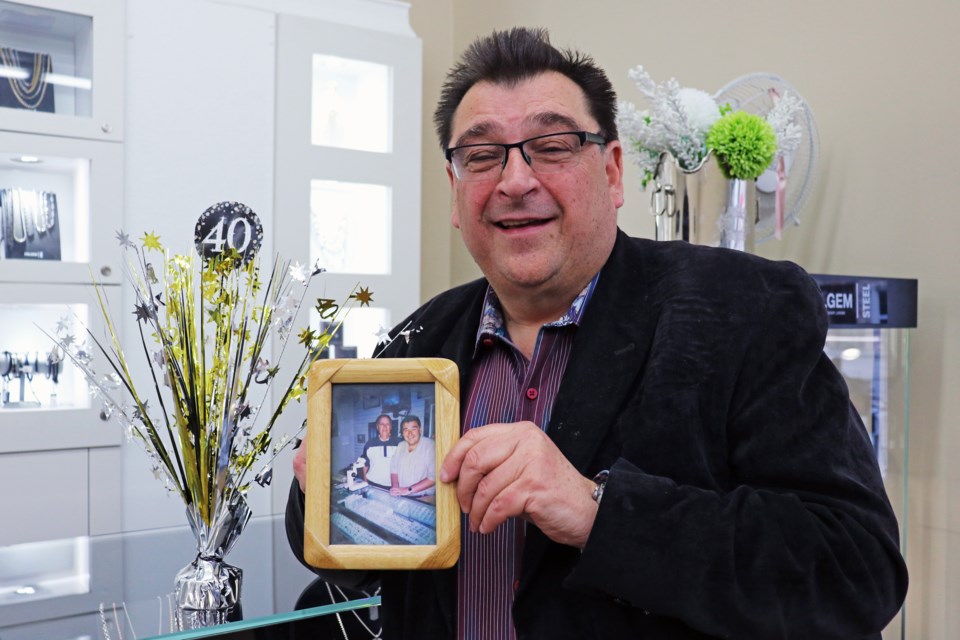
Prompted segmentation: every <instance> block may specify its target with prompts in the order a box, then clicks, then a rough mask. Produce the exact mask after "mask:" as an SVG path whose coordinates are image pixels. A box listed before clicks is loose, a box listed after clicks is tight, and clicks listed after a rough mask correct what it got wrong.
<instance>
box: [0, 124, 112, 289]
mask: <svg viewBox="0 0 960 640" xmlns="http://www.w3.org/2000/svg"><path fill="white" fill-rule="evenodd" d="M122 209H123V145H121V144H115V143H112V142H92V141H89V140H76V139H71V138H54V137H50V136H38V135H28V134H20V133H4V132H0V282H21V283H34V282H37V283H50V284H52V283H72V284H90V283H91V282H93V281H95V280H96V281H98V282H103V283H105V284H116V283H119V282H120V277H121V276H120V271H121V268H120V264H121V263H120V250H119V245H118V243H117V240H116V237H115V235H116V232H117V230H118V229H119V228H120V226H121V220H122Z"/></svg>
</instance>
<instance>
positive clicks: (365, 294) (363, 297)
mask: <svg viewBox="0 0 960 640" xmlns="http://www.w3.org/2000/svg"><path fill="white" fill-rule="evenodd" d="M350 297H351V298H354V299H355V300H356V301H357V302H359V303H360V306H361V307H369V306H370V303H371V302H373V292H372V291H370V289H368V288H367V287H361V288H360V290H359V291H357V292H356V293H355V294H353V295H352V296H350Z"/></svg>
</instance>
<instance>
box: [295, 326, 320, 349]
mask: <svg viewBox="0 0 960 640" xmlns="http://www.w3.org/2000/svg"><path fill="white" fill-rule="evenodd" d="M315 337H316V334H315V333H314V332H313V329H311V328H309V327H307V328H306V329H304V330H303V331H301V332H300V336H299V338H300V344H303V345H307V346H308V347H309V346H310V344H311V343H312V342H313V340H314V338H315Z"/></svg>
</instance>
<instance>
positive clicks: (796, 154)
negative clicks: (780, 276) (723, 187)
mask: <svg viewBox="0 0 960 640" xmlns="http://www.w3.org/2000/svg"><path fill="white" fill-rule="evenodd" d="M786 94H791V95H793V96H794V97H796V98H797V99H799V101H800V108H799V109H798V110H797V113H796V115H795V116H794V123H795V124H796V125H797V126H798V127H800V130H801V135H802V138H801V142H800V146H799V147H797V149H795V150H794V151H793V152H792V153H789V154H787V156H786V157H785V158H784V169H785V174H786V188H785V197H784V207H783V224H784V227H786V226H789V225H798V224H800V210H801V209H803V205H804V203H806V200H807V197H808V196H809V195H810V191H811V187H812V186H813V183H814V181H815V178H816V173H815V171H814V169H815V168H816V165H817V158H818V153H819V148H820V139H819V135H818V133H817V123H816V122H815V121H814V119H813V112H812V111H811V110H810V106H809V105H808V104H807V102H806V101H805V100H804V99H803V97H802V96H801V95H800V94H799V93H798V92H797V90H796V89H794V88H793V87H792V86H791V85H790V84H789V83H788V82H787V81H786V80H784V79H783V78H781V77H780V76H777V75H774V74H772V73H752V74H749V75H746V76H743V77H740V78H737V79H736V80H734V81H732V82H730V83H729V84H727V85H726V86H725V87H723V88H722V89H720V91H718V92H717V93H716V95H714V99H715V100H716V101H717V104H721V105H722V104H727V103H729V105H730V106H731V107H732V108H733V109H734V110H735V111H737V110H742V111H746V112H748V113H754V114H757V115H759V116H766V115H767V113H768V112H769V111H770V110H771V109H772V108H773V105H774V101H775V100H777V99H779V97H780V96H783V95H786ZM776 186H777V171H776V170H775V169H774V168H771V169H767V171H766V172H765V173H764V174H763V175H761V176H760V177H759V178H757V198H758V200H759V202H760V218H759V220H758V221H757V225H756V229H755V231H754V233H755V239H756V242H758V243H760V242H765V241H766V240H769V239H770V238H772V237H774V235H775V234H776V228H777V220H776V218H777V217H776Z"/></svg>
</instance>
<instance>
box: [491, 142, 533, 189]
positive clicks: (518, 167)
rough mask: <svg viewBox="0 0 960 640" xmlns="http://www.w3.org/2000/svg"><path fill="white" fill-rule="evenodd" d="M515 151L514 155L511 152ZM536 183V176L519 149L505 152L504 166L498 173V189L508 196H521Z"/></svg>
mask: <svg viewBox="0 0 960 640" xmlns="http://www.w3.org/2000/svg"><path fill="white" fill-rule="evenodd" d="M514 151H516V154H514V153H513V152H514ZM535 183H536V175H535V174H534V171H533V167H531V166H530V165H529V164H528V163H527V160H526V158H525V157H524V156H523V151H522V150H521V149H520V147H515V148H513V149H510V150H509V151H508V152H507V158H506V164H505V165H504V167H503V170H502V171H501V173H500V189H501V190H503V192H504V193H505V194H507V195H510V196H522V195H524V194H525V193H527V192H528V191H530V189H532V188H533V186H534V184H535Z"/></svg>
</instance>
